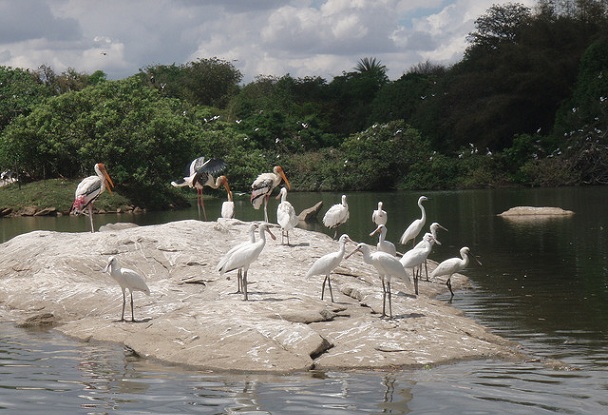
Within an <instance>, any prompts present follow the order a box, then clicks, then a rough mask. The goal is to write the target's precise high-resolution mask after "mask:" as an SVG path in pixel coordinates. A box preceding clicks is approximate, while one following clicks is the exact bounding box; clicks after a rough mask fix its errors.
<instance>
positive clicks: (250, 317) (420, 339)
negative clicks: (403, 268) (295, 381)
mask: <svg viewBox="0 0 608 415" xmlns="http://www.w3.org/2000/svg"><path fill="white" fill-rule="evenodd" d="M248 228H249V224H248V223H243V222H240V221H238V220H222V222H221V229H222V230H219V229H218V223H216V222H201V221H195V220H187V221H180V222H172V223H168V224H164V225H152V226H139V227H133V228H125V229H115V230H112V231H111V232H97V233H90V232H81V233H67V232H50V231H34V232H31V233H28V234H24V235H19V236H17V237H15V238H13V239H11V240H9V241H7V242H5V243H4V244H2V249H1V250H0V263H1V264H3V266H2V267H1V268H0V316H1V317H2V318H4V319H5V320H8V319H11V320H13V321H19V320H20V318H21V316H23V315H24V313H26V314H36V315H43V314H46V313H49V314H52V315H53V316H54V320H53V321H56V322H60V324H57V325H56V326H55V329H56V330H58V331H60V332H62V333H65V334H66V335H69V336H72V337H76V338H80V339H82V340H83V341H112V342H116V343H119V344H123V345H125V346H128V347H129V348H131V349H132V350H133V351H134V352H135V353H137V354H138V355H140V356H142V357H150V358H155V359H159V360H162V361H166V362H170V363H176V364H181V365H185V366H189V367H194V368H198V369H211V370H237V371H281V372H285V371H294V370H309V369H312V368H315V369H319V370H326V369H338V368H341V369H357V368H377V369H390V368H395V367H407V366H409V367H420V366H421V365H428V364H431V365H436V364H441V363H448V362H452V361H455V360H459V359H474V358H506V357H509V358H510V357H516V356H519V352H518V350H517V347H515V345H514V344H512V343H511V342H508V341H506V340H504V339H503V338H501V337H499V336H496V335H494V334H492V333H490V332H489V331H487V330H486V329H484V328H483V327H481V326H480V325H478V324H477V323H475V322H474V321H473V320H471V319H469V318H467V317H466V316H464V315H463V313H462V312H460V311H458V310H456V309H454V308H453V307H452V306H451V305H449V304H448V303H446V302H445V301H440V300H437V299H436V298H435V297H436V295H437V294H440V293H441V294H443V293H445V292H446V286H445V283H444V282H441V281H435V282H433V281H431V282H426V281H421V284H420V293H421V295H419V296H418V297H415V296H413V295H412V292H411V289H409V288H407V287H406V285H405V284H404V282H403V281H399V280H393V281H392V287H391V288H392V291H393V316H394V319H393V320H385V319H381V318H380V316H379V313H380V312H381V311H382V290H381V284H380V282H379V280H378V274H377V272H376V270H375V269H373V267H371V266H369V265H366V264H365V263H364V262H363V261H362V259H361V258H360V257H353V258H350V259H349V260H344V261H342V264H341V266H340V267H339V268H338V269H337V270H338V271H339V273H335V274H332V284H333V287H334V297H335V303H331V302H330V301H328V300H326V301H321V300H320V296H321V283H322V279H323V276H316V277H310V278H305V277H304V276H305V275H306V272H307V270H308V269H309V267H310V266H311V265H312V263H313V262H314V259H315V258H318V257H320V256H321V255H323V254H325V253H328V252H332V251H336V250H337V248H338V245H337V244H338V242H337V241H335V240H332V239H331V238H330V237H328V236H327V235H324V234H321V233H317V232H311V231H306V230H303V229H299V228H296V229H293V230H292V231H291V232H293V233H294V235H293V237H294V239H296V238H297V240H298V241H304V240H305V241H307V242H308V244H306V245H300V244H299V245H296V246H292V247H289V248H287V247H286V246H284V245H281V244H280V241H269V242H268V243H267V244H266V246H265V248H264V250H263V251H262V253H261V255H260V257H259V258H258V260H257V261H256V262H254V263H253V264H252V266H251V273H250V290H249V301H243V296H242V295H235V291H236V290H235V289H236V284H235V283H234V282H233V281H230V280H227V279H226V278H225V276H223V277H222V276H220V274H219V272H217V271H216V269H215V268H216V265H217V262H218V261H219V258H220V257H221V256H222V255H223V254H225V253H226V252H227V251H228V250H229V249H230V248H231V247H233V246H235V245H236V244H238V243H240V242H243V241H246V240H247V239H248V236H247V230H248ZM201 235H204V237H201ZM42 236H44V237H42ZM125 240H132V241H138V242H137V243H136V244H129V245H128V246H125V245H124V244H123V241H125ZM167 247H171V249H167ZM353 247H354V245H353V246H352V247H349V249H352V248H353ZM111 255H115V256H117V258H118V259H119V260H120V263H121V264H124V265H125V266H128V267H130V268H133V269H136V270H138V272H140V273H141V274H142V275H143V276H145V278H146V283H147V285H148V287H149V288H150V296H149V297H148V296H145V295H142V293H135V295H136V298H135V313H136V314H137V317H138V322H136V323H131V322H118V321H116V319H117V316H119V315H120V312H121V300H122V292H121V289H120V287H119V286H118V285H117V284H116V283H115V282H114V281H113V280H112V279H111V278H110V276H109V275H108V274H106V273H103V268H104V266H105V265H106V264H107V262H108V258H109V257H110V256H111ZM434 266H435V264H434V263H429V267H430V268H431V269H432V268H433V267H434ZM189 279H196V280H198V281H204V286H203V285H201V284H188V283H186V284H185V283H184V282H185V281H189ZM452 283H453V287H454V288H455V289H459V288H461V287H463V286H466V284H467V279H466V278H465V277H464V276H462V275H459V274H455V275H454V276H453V277H452ZM460 295H466V292H465V293H462V292H457V293H456V299H458V296H460ZM364 304H365V305H366V307H362V305H364ZM463 333H467V335H463Z"/></svg>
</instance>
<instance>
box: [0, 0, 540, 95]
mask: <svg viewBox="0 0 608 415" xmlns="http://www.w3.org/2000/svg"><path fill="white" fill-rule="evenodd" d="M511 2H516V3H520V4H523V5H525V6H528V7H533V6H534V4H535V3H536V1H535V0H517V1H511ZM506 3H509V1H500V0H215V1H211V0H0V66H9V67H13V68H29V69H34V70H35V69H37V68H39V67H40V66H41V65H46V66H50V67H51V68H53V69H54V70H55V72H57V73H61V72H64V71H65V70H67V69H68V68H73V69H75V70H76V71H77V72H84V73H89V74H90V73H93V72H95V71H97V70H101V71H103V72H105V73H106V75H107V77H108V79H122V78H126V77H128V76H131V75H134V74H136V73H138V72H139V70H140V69H145V68H146V67H148V66H154V65H171V64H177V65H181V64H186V63H188V62H194V61H197V60H198V59H206V58H219V59H222V60H225V61H229V62H231V63H232V64H233V65H234V67H235V68H236V69H238V70H239V71H240V72H241V73H242V74H243V82H244V83H248V82H251V81H253V80H254V79H255V78H256V77H257V76H259V75H264V76H277V77H280V76H283V75H286V74H290V75H291V76H292V77H296V78H298V77H305V76H320V77H322V78H324V79H326V80H328V81H331V79H333V77H335V76H339V75H342V73H343V72H349V71H352V70H353V69H354V68H355V66H356V65H357V63H358V62H359V61H360V60H361V59H362V58H366V57H368V58H375V59H376V60H379V61H380V62H381V63H382V64H383V65H385V66H386V68H387V74H388V76H389V78H390V79H393V80H395V79H398V78H399V77H400V76H401V75H403V74H404V73H407V72H408V70H409V69H411V68H412V67H413V66H415V65H417V64H419V63H423V62H426V61H430V62H431V63H434V64H442V65H450V64H453V63H455V62H458V61H459V60H460V59H461V58H462V55H463V52H464V50H465V49H466V47H467V42H466V36H467V34H468V33H469V32H472V31H473V30H474V29H475V26H474V21H475V19H476V18H478V17H479V16H481V15H483V14H485V13H486V12H487V10H488V9H489V8H490V7H491V6H492V5H493V4H506Z"/></svg>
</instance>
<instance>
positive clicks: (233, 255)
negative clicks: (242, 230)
mask: <svg viewBox="0 0 608 415" xmlns="http://www.w3.org/2000/svg"><path fill="white" fill-rule="evenodd" d="M269 226H270V225H269V224H268V223H267V222H264V223H262V224H260V225H258V230H259V239H258V240H257V241H255V242H252V241H249V242H245V243H242V244H240V245H239V247H238V248H237V249H231V250H230V251H228V253H226V255H224V257H223V258H222V259H221V260H220V262H219V264H218V266H217V270H218V271H219V273H220V275H224V274H225V273H226V272H230V271H233V270H235V269H236V270H239V269H242V270H243V274H242V281H241V285H242V288H243V295H244V300H245V301H247V300H248V299H249V298H248V294H247V272H248V271H249V267H250V266H251V264H252V263H253V262H254V261H255V260H256V259H257V258H258V257H259V256H260V253H261V252H262V250H263V249H264V246H265V245H266V235H265V232H268V234H269V235H270V237H271V238H272V239H276V237H275V236H274V234H273V233H272V232H271V231H270V229H269Z"/></svg>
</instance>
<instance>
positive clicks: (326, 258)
mask: <svg viewBox="0 0 608 415" xmlns="http://www.w3.org/2000/svg"><path fill="white" fill-rule="evenodd" d="M347 242H353V241H352V240H351V239H350V238H349V237H348V235H347V234H343V235H342V236H340V239H338V243H339V244H340V248H339V249H338V251H337V252H331V253H329V254H325V255H323V256H322V257H321V258H319V259H317V260H316V261H315V262H314V263H313V264H312V266H311V267H310V269H309V270H308V272H307V273H306V278H309V277H312V276H313V275H325V279H324V280H323V285H322V286H321V300H322V299H323V296H324V295H325V283H327V285H328V286H329V295H330V297H331V302H332V303H333V302H334V294H333V292H332V289H331V278H330V274H331V272H332V271H333V270H334V269H335V268H336V267H337V266H338V265H340V262H341V261H342V258H343V257H344V252H345V251H346V243H347Z"/></svg>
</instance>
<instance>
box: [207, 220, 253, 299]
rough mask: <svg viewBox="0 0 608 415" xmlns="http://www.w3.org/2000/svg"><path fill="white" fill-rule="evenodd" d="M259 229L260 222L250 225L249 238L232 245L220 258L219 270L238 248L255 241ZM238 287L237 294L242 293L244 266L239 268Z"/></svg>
mask: <svg viewBox="0 0 608 415" xmlns="http://www.w3.org/2000/svg"><path fill="white" fill-rule="evenodd" d="M257 229H258V224H257V223H252V224H251V225H249V231H248V234H249V240H248V241H245V242H242V243H240V244H238V245H236V246H234V247H232V248H231V249H230V250H229V251H228V252H226V253H225V254H224V256H223V257H222V259H220V262H219V263H218V264H217V267H216V269H217V271H220V270H221V269H222V268H224V267H225V265H226V263H227V262H228V260H229V259H230V258H231V257H232V254H233V253H234V252H235V251H237V250H238V249H240V248H241V247H242V246H245V245H247V244H250V243H251V244H252V243H255V231H256V230H257ZM236 283H237V288H236V294H240V293H242V292H243V287H242V284H243V268H242V267H241V268H239V269H238V271H237V280H236Z"/></svg>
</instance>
